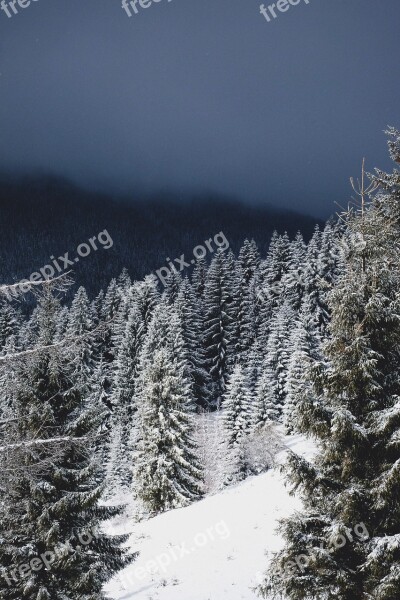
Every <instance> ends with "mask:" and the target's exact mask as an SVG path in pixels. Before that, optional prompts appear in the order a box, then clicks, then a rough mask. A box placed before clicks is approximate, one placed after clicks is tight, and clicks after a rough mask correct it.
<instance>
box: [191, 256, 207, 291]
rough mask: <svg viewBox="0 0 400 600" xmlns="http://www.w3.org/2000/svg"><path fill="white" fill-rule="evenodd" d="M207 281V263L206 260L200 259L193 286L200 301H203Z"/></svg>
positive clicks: (194, 271) (195, 268)
mask: <svg viewBox="0 0 400 600" xmlns="http://www.w3.org/2000/svg"><path fill="white" fill-rule="evenodd" d="M206 279H207V263H206V261H205V259H204V258H198V259H197V261H196V264H195V267H194V269H193V274H192V286H193V290H194V293H195V294H196V296H197V298H198V300H203V297H204V289H205V287H206Z"/></svg>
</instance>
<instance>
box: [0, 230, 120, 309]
mask: <svg viewBox="0 0 400 600" xmlns="http://www.w3.org/2000/svg"><path fill="white" fill-rule="evenodd" d="M99 245H100V246H101V247H102V248H104V250H108V249H109V248H111V247H112V246H113V245H114V242H113V240H112V238H111V236H110V234H109V233H108V231H107V229H104V231H101V232H100V233H99V234H98V235H97V236H96V235H95V236H93V237H92V238H90V239H89V240H88V243H87V242H83V243H82V244H79V246H78V247H77V249H76V254H77V255H78V256H75V257H73V258H70V257H69V252H65V254H64V255H63V256H59V257H58V258H55V257H54V256H50V260H51V263H50V264H48V265H44V267H42V268H41V269H39V271H35V272H34V273H32V274H31V275H30V277H29V279H22V280H21V281H20V282H19V283H16V284H13V285H9V286H3V287H0V294H4V295H5V296H6V297H7V299H8V300H12V299H15V298H17V297H18V296H19V295H20V294H26V293H28V292H29V291H30V290H31V289H32V287H34V286H37V285H40V284H41V283H43V281H49V280H50V279H53V277H58V276H59V275H60V274H61V273H63V272H64V273H65V272H66V271H69V270H70V269H71V268H72V267H73V266H74V265H75V264H76V263H78V262H79V261H80V259H81V258H86V257H87V256H89V254H90V253H91V252H92V250H94V251H96V250H98V248H99Z"/></svg>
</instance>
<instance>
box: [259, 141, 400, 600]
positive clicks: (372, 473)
mask: <svg viewBox="0 0 400 600" xmlns="http://www.w3.org/2000/svg"><path fill="white" fill-rule="evenodd" d="M390 134H391V136H392V137H393V140H392V141H391V144H392V145H391V154H392V157H393V158H394V159H395V160H396V161H397V162H399V161H400V134H399V133H398V132H395V131H394V130H391V131H390ZM363 180H364V173H363ZM376 182H377V184H378V185H379V186H380V191H379V192H378V194H377V195H375V196H374V197H373V200H372V203H371V204H370V205H369V206H366V198H365V190H364V186H363V185H362V186H361V191H360V196H361V199H360V201H361V208H360V210H359V211H357V214H356V215H355V216H351V215H349V216H348V223H347V231H346V234H345V235H346V237H347V248H348V252H347V254H346V257H345V270H344V272H343V274H342V275H341V276H340V278H339V280H338V283H337V285H336V287H335V288H334V289H333V290H332V291H331V293H330V294H329V297H328V305H329V308H330V309H331V312H332V321H331V324H330V328H329V333H330V339H329V341H328V342H327V343H326V345H325V346H324V353H325V360H324V361H323V362H321V363H320V364H319V365H318V366H317V367H316V368H314V369H313V370H312V375H311V380H312V383H313V393H312V394H306V395H305V396H304V397H303V398H302V399H301V402H300V405H299V407H298V410H297V415H298V419H299V421H298V426H299V429H300V431H302V432H304V433H305V434H306V435H308V436H311V437H314V438H315V439H316V440H317V442H318V455H317V457H316V460H315V461H314V462H313V463H309V462H308V461H307V460H305V459H303V458H300V457H299V456H296V455H291V456H290V459H289V464H288V473H289V478H290V480H291V482H292V483H293V484H294V486H295V488H296V489H298V490H300V491H301V493H302V497H303V500H304V510H303V511H302V512H301V513H299V514H296V515H295V516H293V517H291V518H289V519H285V520H284V521H283V523H282V525H281V531H282V533H283V536H284V538H285V542H286V544H285V547H284V549H283V550H282V551H281V552H280V553H278V554H277V555H276V556H275V559H274V560H273V564H272V567H271V568H270V570H269V575H268V577H267V580H266V582H265V585H263V586H262V587H261V593H262V595H263V596H264V597H265V598H277V597H279V598H280V597H281V596H285V598H288V599H291V600H300V599H301V600H303V599H311V598H312V599H321V600H322V599H323V600H333V599H335V600H367V599H374V600H395V599H397V598H399V597H400V443H399V425H400V403H399V397H400V379H399V371H400V295H399V289H400V250H399V243H398V242H399V239H400V172H399V171H398V170H395V171H394V173H393V174H390V175H387V174H384V173H382V172H378V173H377V177H376ZM361 242H362V243H361ZM361 523H363V527H362V528H361V529H362V530H363V531H364V532H367V535H364V536H360V535H355V534H354V531H357V530H356V527H357V525H360V524H361ZM359 529H360V528H359ZM299 556H302V559H301V561H299V560H298V557H299ZM296 559H297V561H298V562H297V563H296ZM299 562H300V564H301V567H298V563H299Z"/></svg>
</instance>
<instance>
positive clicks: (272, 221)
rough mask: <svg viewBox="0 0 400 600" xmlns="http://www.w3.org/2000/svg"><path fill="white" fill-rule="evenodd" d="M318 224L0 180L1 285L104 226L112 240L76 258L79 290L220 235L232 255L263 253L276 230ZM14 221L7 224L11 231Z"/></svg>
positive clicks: (138, 274) (196, 203)
mask: <svg viewBox="0 0 400 600" xmlns="http://www.w3.org/2000/svg"><path fill="white" fill-rule="evenodd" d="M317 223H320V224H322V222H321V221H319V220H318V219H315V218H312V217H308V216H305V215H301V214H296V213H293V212H288V211H281V210H279V209H276V208H273V207H271V206H267V207H264V206H261V207H260V206H247V205H244V204H241V203H240V202H237V201H232V200H229V199H228V200H227V199H223V198H220V197H218V196H215V197H213V196H211V195H208V196H205V197H204V196H203V197H191V198H184V199H182V198H179V199H178V200H176V199H174V198H173V197H172V196H171V195H161V194H160V195H158V196H153V197H151V198H146V199H143V198H142V199H141V198H140V197H139V198H134V199H130V198H127V197H125V198H118V197H113V196H111V195H107V194H99V193H94V192H90V191H86V190H83V189H80V188H79V187H77V186H76V185H74V184H71V183H70V182H68V181H66V180H64V179H61V178H56V177H24V178H19V180H16V179H11V178H8V179H7V178H0V258H1V260H0V280H1V282H2V283H5V282H13V281H19V280H21V279H23V278H26V277H29V276H30V274H31V273H32V272H34V271H36V270H37V269H39V268H40V267H42V266H43V265H45V264H47V263H48V262H49V259H50V256H55V257H58V256H61V255H64V253H65V252H71V253H73V252H74V250H75V249H76V247H77V246H78V245H79V244H81V243H82V242H85V241H87V240H88V239H89V238H90V237H92V236H94V235H97V234H98V233H99V232H100V231H103V230H104V229H107V231H108V232H109V234H110V236H111V237H112V239H113V241H114V245H113V247H112V248H111V249H109V250H104V249H99V250H98V251H97V252H92V253H91V254H90V256H88V257H87V258H86V259H84V260H82V261H80V263H79V265H77V267H76V269H75V271H74V278H75V281H76V283H77V285H84V286H85V287H86V288H87V290H88V292H89V293H90V294H91V295H94V294H97V293H98V291H99V290H100V288H103V287H105V286H106V285H107V284H108V283H109V281H110V279H111V278H112V277H117V276H118V275H119V274H120V272H121V270H122V269H123V268H124V267H126V268H127V269H128V271H129V273H130V275H131V277H132V278H133V279H142V278H143V277H144V276H145V275H146V274H148V273H150V272H152V271H154V270H156V269H159V268H161V267H162V266H163V265H165V264H166V262H165V261H166V258H167V257H170V258H175V257H179V256H181V254H183V253H185V254H191V253H192V250H193V248H194V247H195V246H197V245H198V244H202V243H203V242H204V240H207V239H208V238H210V237H212V236H214V235H215V234H216V233H218V232H220V231H223V232H224V234H225V235H226V237H227V239H228V240H229V242H230V246H231V248H232V249H233V250H234V251H235V252H237V251H238V249H239V248H240V246H241V244H242V242H243V240H244V239H245V238H246V237H248V238H254V239H255V240H256V242H257V244H258V245H259V248H260V251H261V253H262V255H265V253H266V250H267V247H268V243H269V240H270V237H271V234H272V232H273V231H274V229H277V230H278V231H279V232H283V231H287V232H288V233H289V235H290V236H294V235H295V233H296V232H297V231H298V230H300V231H301V232H302V233H303V235H304V237H305V238H309V237H310V235H311V233H312V231H313V229H314V227H315V225H316V224H317ZM11 224H12V226H11Z"/></svg>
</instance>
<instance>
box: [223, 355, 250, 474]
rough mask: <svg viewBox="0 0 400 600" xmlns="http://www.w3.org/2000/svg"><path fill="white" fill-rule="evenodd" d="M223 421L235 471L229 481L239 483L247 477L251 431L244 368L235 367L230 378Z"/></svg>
mask: <svg viewBox="0 0 400 600" xmlns="http://www.w3.org/2000/svg"><path fill="white" fill-rule="evenodd" d="M222 421H223V428H224V432H225V441H226V443H227V448H228V452H229V453H230V454H231V464H232V467H233V469H232V470H231V472H230V473H229V480H230V481H232V480H234V481H238V480H240V479H244V477H245V475H246V464H245V460H244V446H243V443H244V438H245V436H246V435H247V434H248V433H249V432H250V430H251V425H252V423H251V409H250V397H249V388H248V384H247V381H246V377H245V373H244V370H243V368H242V366H241V365H240V364H239V363H238V364H236V365H235V367H234V369H233V372H232V374H231V376H230V377H229V381H228V385H227V389H226V393H225V395H224V399H223V403H222Z"/></svg>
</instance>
